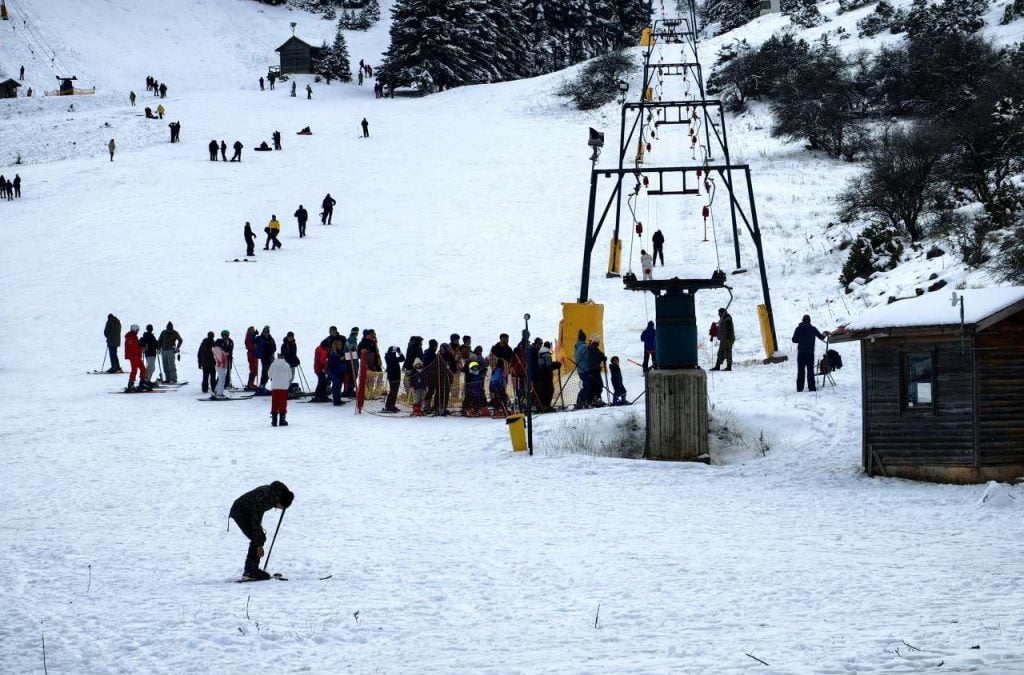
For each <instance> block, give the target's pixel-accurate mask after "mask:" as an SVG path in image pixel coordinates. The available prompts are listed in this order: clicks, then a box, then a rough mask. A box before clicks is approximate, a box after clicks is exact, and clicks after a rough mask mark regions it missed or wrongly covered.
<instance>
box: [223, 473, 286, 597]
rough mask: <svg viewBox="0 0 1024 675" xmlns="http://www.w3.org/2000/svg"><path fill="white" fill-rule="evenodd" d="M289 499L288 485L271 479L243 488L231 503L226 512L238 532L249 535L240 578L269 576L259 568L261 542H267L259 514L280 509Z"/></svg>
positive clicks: (267, 577)
mask: <svg viewBox="0 0 1024 675" xmlns="http://www.w3.org/2000/svg"><path fill="white" fill-rule="evenodd" d="M293 501H295V495H294V494H293V493H292V491H291V490H289V489H288V486H287V485H285V484H284V483H282V482H281V481H277V480H275V481H274V482H273V483H271V484H270V485H261V486H260V487H258V488H256V489H255V490H250V491H249V492H246V493H245V494H244V495H242V496H241V497H239V498H238V499H236V500H235V502H234V503H233V504H232V505H231V511H230V513H229V514H228V515H229V516H230V518H231V519H232V520H234V521H235V524H236V525H238V529H240V530H241V531H242V534H244V535H245V536H246V537H247V538H248V539H249V550H248V551H247V552H246V554H245V572H244V574H243V575H242V578H243V579H245V580H248V581H263V580H266V579H269V578H270V575H269V574H267V573H266V572H264V571H263V570H261V569H260V559H262V558H263V544H265V543H266V542H267V533H266V532H264V531H263V514H264V513H266V512H267V511H269V510H270V509H281V510H282V511H284V510H285V509H287V508H288V507H289V506H291V505H292V502H293ZM283 515H284V514H283V513H282V516H283Z"/></svg>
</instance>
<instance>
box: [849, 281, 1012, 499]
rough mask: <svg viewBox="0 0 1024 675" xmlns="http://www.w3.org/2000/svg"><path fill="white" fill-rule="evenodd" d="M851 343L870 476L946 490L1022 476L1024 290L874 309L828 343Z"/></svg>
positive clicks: (968, 293) (932, 297) (934, 297)
mask: <svg viewBox="0 0 1024 675" xmlns="http://www.w3.org/2000/svg"><path fill="white" fill-rule="evenodd" d="M954 302H955V303H956V304H954ZM853 340H859V341H860V346H861V398H862V407H863V422H862V425H863V443H862V448H861V453H862V463H863V465H864V468H865V470H866V471H867V473H868V475H871V476H874V475H879V474H880V475H884V476H899V477H904V478H913V479H918V480H931V481H936V482H942V483H979V482H983V481H986V480H1010V479H1012V478H1016V477H1018V476H1021V475H1024V287H1009V288H988V289H968V290H964V291H958V292H957V296H956V300H954V299H953V297H952V296H951V295H947V294H945V293H937V292H936V293H932V294H929V295H925V296H921V297H919V298H913V299H910V300H903V301H900V302H895V303H893V304H890V305H887V306H885V307H876V308H874V309H872V310H869V311H867V312H865V313H864V314H863V315H861V316H860V317H858V318H857V319H855V320H853V321H851V322H849V323H848V324H846V325H844V326H841V327H840V328H837V329H836V330H835V331H833V332H832V335H831V341H832V342H847V341H853Z"/></svg>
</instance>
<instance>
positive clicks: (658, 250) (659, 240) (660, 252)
mask: <svg viewBox="0 0 1024 675" xmlns="http://www.w3.org/2000/svg"><path fill="white" fill-rule="evenodd" d="M651 243H652V244H654V256H653V258H654V264H655V265H657V264H658V258H661V266H662V267H664V266H665V250H664V248H665V235H663V234H662V233H661V230H655V231H654V236H653V237H651Z"/></svg>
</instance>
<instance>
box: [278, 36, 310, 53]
mask: <svg viewBox="0 0 1024 675" xmlns="http://www.w3.org/2000/svg"><path fill="white" fill-rule="evenodd" d="M291 45H301V46H304V47H308V48H309V49H311V50H312V51H319V50H320V48H319V47H314V46H313V45H311V44H309V43H308V42H306V41H305V40H303V39H302V38H297V37H295V36H294V35H293V36H291V37H290V38H288V39H287V40H285V41H284V44H283V45H281V46H280V47H278V48H277V49H275V50H274V51H275V52H279V51H282V50H284V49H287V48H288V47H289V46H291Z"/></svg>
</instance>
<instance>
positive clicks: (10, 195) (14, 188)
mask: <svg viewBox="0 0 1024 675" xmlns="http://www.w3.org/2000/svg"><path fill="white" fill-rule="evenodd" d="M15 198H17V199H20V198H21V176H20V175H19V174H14V180H8V179H7V178H5V177H4V176H3V174H0V200H4V199H6V200H7V201H11V200H13V199H15Z"/></svg>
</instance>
